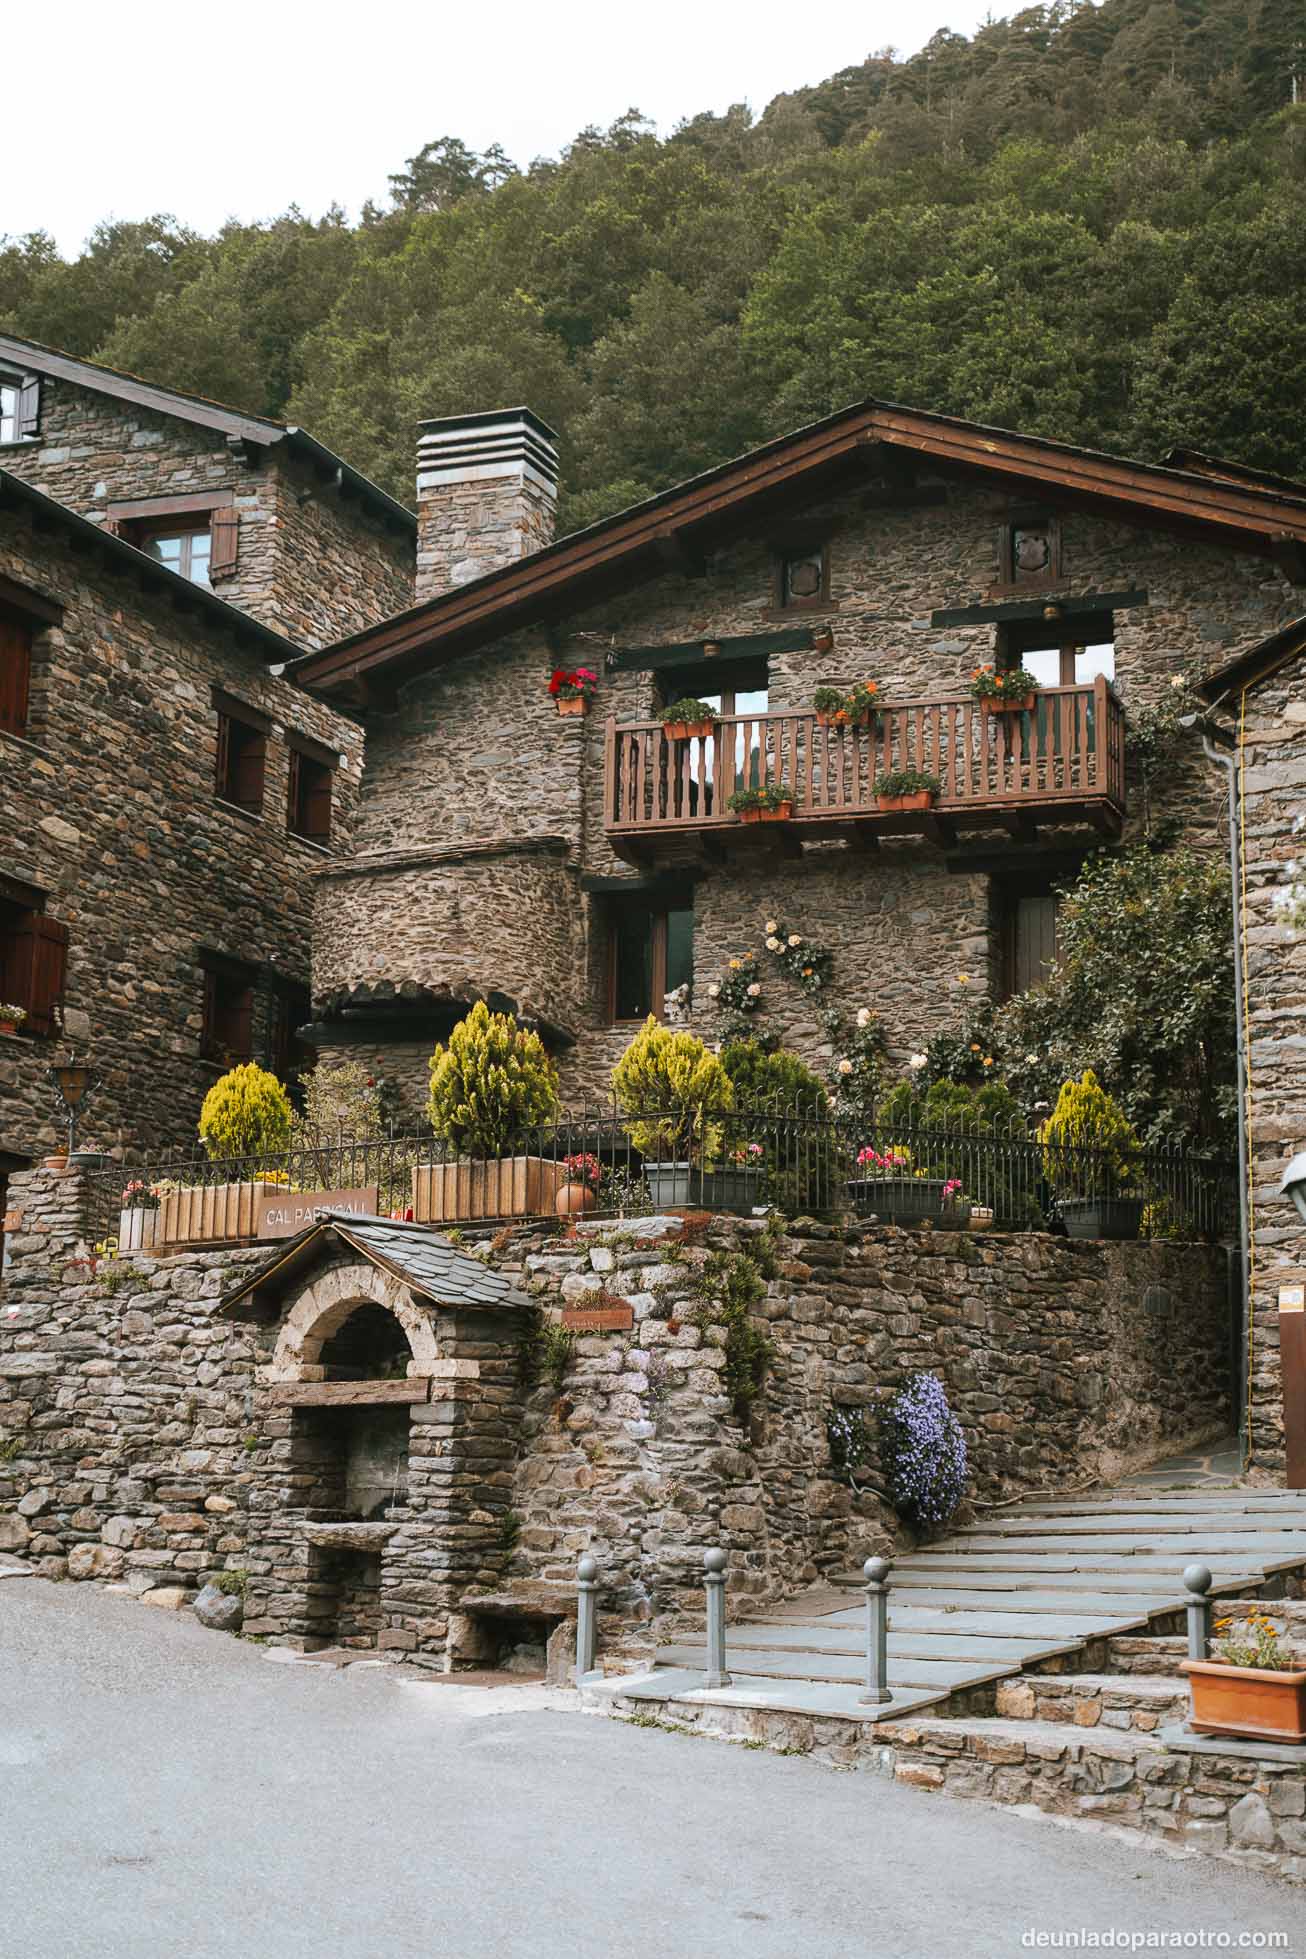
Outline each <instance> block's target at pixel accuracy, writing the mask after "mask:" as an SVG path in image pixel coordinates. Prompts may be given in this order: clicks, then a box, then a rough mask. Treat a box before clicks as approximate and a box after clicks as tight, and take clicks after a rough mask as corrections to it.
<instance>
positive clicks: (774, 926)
mask: <svg viewBox="0 0 1306 1959" xmlns="http://www.w3.org/2000/svg"><path fill="white" fill-rule="evenodd" d="M766 929H767V931H768V932H778V931H779V930H780V924H779V921H778V919H774V918H768V919H767V921H766Z"/></svg>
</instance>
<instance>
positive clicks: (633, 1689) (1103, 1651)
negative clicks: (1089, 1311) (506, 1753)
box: [586, 1487, 1306, 1882]
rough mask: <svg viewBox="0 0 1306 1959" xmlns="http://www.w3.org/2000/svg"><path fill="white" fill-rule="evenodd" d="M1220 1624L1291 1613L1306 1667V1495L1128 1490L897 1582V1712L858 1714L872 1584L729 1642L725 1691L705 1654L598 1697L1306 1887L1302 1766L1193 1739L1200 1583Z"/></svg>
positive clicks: (1016, 1517)
mask: <svg viewBox="0 0 1306 1959" xmlns="http://www.w3.org/2000/svg"><path fill="white" fill-rule="evenodd" d="M1192 1563H1204V1564H1206V1565H1207V1566H1208V1567H1209V1568H1210V1569H1211V1570H1212V1572H1213V1574H1214V1579H1215V1583H1214V1586H1213V1592H1214V1593H1215V1594H1216V1595H1218V1597H1219V1599H1220V1601H1221V1616H1223V1614H1224V1613H1227V1614H1228V1615H1229V1616H1231V1617H1241V1616H1244V1615H1246V1614H1247V1613H1249V1612H1251V1611H1254V1610H1257V1609H1259V1608H1260V1607H1262V1606H1263V1605H1264V1603H1265V1601H1266V1600H1267V1599H1274V1600H1275V1601H1276V1605H1275V1613H1276V1617H1277V1618H1278V1619H1279V1620H1280V1623H1281V1624H1283V1625H1284V1626H1285V1631H1286V1635H1287V1638H1288V1642H1289V1645H1290V1647H1291V1649H1292V1650H1293V1651H1294V1652H1295V1653H1296V1654H1298V1655H1300V1657H1301V1659H1302V1663H1303V1664H1306V1602H1303V1601H1302V1599H1301V1596H1300V1595H1301V1593H1302V1590H1303V1583H1304V1582H1306V1497H1304V1496H1303V1495H1302V1494H1301V1493H1299V1492H1288V1491H1275V1490H1256V1489H1231V1488H1230V1489H1224V1490H1212V1489H1211V1488H1209V1487H1204V1488H1201V1489H1200V1490H1198V1489H1193V1490H1184V1489H1181V1490H1175V1491H1172V1490H1157V1489H1155V1488H1148V1487H1144V1488H1141V1489H1140V1488H1136V1487H1135V1488H1119V1489H1114V1490H1109V1491H1103V1492H1101V1493H1097V1494H1092V1493H1091V1494H1090V1495H1088V1496H1085V1497H1077V1498H1072V1499H1064V1500H1057V1499H1043V1500H1038V1501H1030V1502H1027V1503H1022V1504H1020V1505H1018V1506H1015V1507H1013V1508H1012V1509H1011V1510H1009V1511H1006V1512H1004V1513H1001V1514H1000V1516H999V1517H997V1518H995V1519H994V1520H992V1521H982V1522H979V1523H976V1524H973V1525H970V1526H968V1527H966V1528H964V1529H962V1530H959V1531H957V1532H955V1533H954V1534H953V1535H952V1536H950V1537H949V1538H947V1539H945V1540H943V1541H942V1542H940V1543H939V1544H936V1545H932V1546H929V1547H926V1548H923V1549H921V1550H918V1551H915V1552H913V1553H911V1554H910V1555H908V1556H905V1557H903V1558H902V1559H901V1560H899V1561H898V1562H897V1563H896V1564H895V1566H894V1568H893V1573H892V1579H891V1587H892V1588H891V1591H890V1595H889V1676H888V1677H889V1687H890V1690H891V1693H892V1696H893V1698H892V1700H891V1701H890V1703H889V1704H888V1705H887V1706H885V1707H869V1706H866V1705H864V1704H862V1703H861V1702H860V1700H859V1698H858V1695H859V1690H860V1684H861V1681H862V1678H863V1672H864V1666H865V1620H864V1608H863V1606H862V1604H861V1600H860V1583H861V1581H860V1577H859V1576H854V1575H849V1576H848V1577H847V1578H845V1579H842V1580H836V1581H834V1582H832V1583H829V1584H826V1585H823V1586H821V1587H819V1588H814V1589H813V1590H812V1591H810V1592H807V1593H805V1594H803V1595H802V1596H801V1597H799V1598H797V1599H794V1600H792V1601H790V1602H789V1603H787V1604H785V1605H783V1606H779V1607H775V1608H772V1609H770V1610H769V1611H765V1612H759V1613H756V1614H753V1615H751V1616H750V1617H748V1618H746V1619H744V1620H741V1621H740V1622H739V1623H738V1624H735V1625H732V1626H731V1627H730V1628H729V1630H728V1634H727V1643H726V1653H727V1665H728V1667H729V1669H730V1675H731V1680H730V1684H729V1686H726V1687H721V1688H716V1689H709V1688H707V1687H706V1686H705V1684H704V1676H703V1672H702V1667H703V1655H702V1649H701V1647H700V1646H699V1645H697V1643H695V1642H680V1643H676V1644H671V1645H668V1646H666V1647H664V1648H662V1649H660V1651H659V1652H658V1654H657V1655H656V1658H655V1662H654V1664H653V1666H652V1667H651V1668H650V1669H648V1670H647V1671H646V1672H644V1673H642V1674H637V1675H628V1676H625V1677H621V1678H613V1679H609V1680H606V1681H603V1682H601V1683H594V1684H592V1685H591V1686H589V1687H588V1688H587V1689H586V1692H587V1697H588V1698H589V1699H590V1700H591V1702H595V1703H597V1704H599V1705H601V1706H604V1707H606V1708H607V1709H608V1710H609V1711H612V1712H616V1713H623V1714H626V1715H628V1716H634V1717H635V1718H637V1719H643V1720H645V1721H647V1720H650V1719H654V1720H657V1721H659V1722H662V1723H664V1724H666V1725H668V1726H673V1727H680V1728H687V1729H692V1730H694V1731H696V1732H702V1733H714V1734H719V1735H723V1736H728V1737H731V1738H735V1739H747V1740H750V1741H753V1742H757V1741H761V1742H763V1743H764V1744H766V1745H768V1746H771V1747H773V1748H778V1749H782V1750H785V1751H789V1752H802V1753H809V1754H813V1755H816V1756H818V1757H821V1758H824V1759H826V1760H829V1761H831V1762H832V1763H835V1764H836V1765H839V1766H852V1765H854V1764H863V1765H866V1766H870V1767H873V1768H876V1769H879V1770H881V1771H882V1772H886V1773H891V1774H893V1775H894V1776H896V1777H897V1778H898V1779H899V1780H901V1781H904V1782H909V1783H913V1784H915V1785H916V1786H918V1787H921V1788H926V1789H942V1790H946V1791H948V1792H949V1793H952V1794H957V1795H970V1796H975V1795H978V1796H980V1797H982V1798H986V1799H988V1800H991V1801H997V1802H1007V1803H1027V1804H1033V1805H1036V1806H1038V1807H1040V1808H1043V1809H1045V1810H1048V1811H1052V1812H1055V1813H1058V1814H1063V1815H1071V1816H1074V1817H1077V1818H1080V1819H1088V1820H1098V1821H1103V1820H1104V1821H1108V1822H1112V1823H1115V1824H1117V1825H1124V1826H1126V1827H1129V1828H1132V1829H1137V1830H1141V1831H1143V1832H1144V1833H1145V1834H1148V1835H1151V1836H1154V1837H1157V1838H1161V1839H1164V1840H1166V1841H1168V1842H1170V1843H1173V1844H1182V1845H1183V1846H1185V1847H1187V1848H1199V1849H1202V1850H1205V1851H1208V1852H1214V1853H1215V1854H1218V1855H1222V1856H1226V1857H1229V1858H1232V1859H1233V1860H1234V1861H1237V1862H1242V1863H1245V1864H1251V1865H1253V1866H1261V1867H1263V1868H1266V1869H1273V1870H1274V1871H1276V1872H1278V1873H1279V1874H1280V1875H1284V1876H1288V1877H1292V1878H1296V1879H1298V1880H1300V1881H1304V1882H1306V1748H1295V1749H1294V1748H1284V1749H1275V1748H1271V1747H1267V1746H1265V1745H1264V1744H1256V1745H1251V1744H1244V1743H1238V1742H1232V1741H1222V1740H1214V1739H1205V1738H1202V1737H1198V1736H1193V1735H1189V1734H1188V1733H1187V1731H1186V1729H1185V1726H1184V1724H1185V1721H1186V1717H1187V1712H1188V1690H1187V1684H1186V1681H1185V1679H1184V1677H1183V1675H1182V1674H1181V1673H1180V1672H1179V1664H1180V1661H1181V1660H1182V1659H1183V1657H1184V1654H1185V1652H1186V1650H1187V1647H1186V1641H1185V1638H1184V1637H1183V1630H1184V1624H1185V1607H1186V1593H1185V1591H1184V1586H1183V1580H1182V1573H1183V1570H1184V1567H1185V1566H1186V1565H1189V1564H1192Z"/></svg>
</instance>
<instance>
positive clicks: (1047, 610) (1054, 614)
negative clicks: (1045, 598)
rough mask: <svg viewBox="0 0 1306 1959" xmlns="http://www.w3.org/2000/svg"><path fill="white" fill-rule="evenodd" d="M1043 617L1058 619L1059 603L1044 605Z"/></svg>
mask: <svg viewBox="0 0 1306 1959" xmlns="http://www.w3.org/2000/svg"><path fill="white" fill-rule="evenodd" d="M1043 617H1044V618H1045V619H1059V618H1060V617H1061V607H1060V606H1059V605H1045V606H1044V608H1043Z"/></svg>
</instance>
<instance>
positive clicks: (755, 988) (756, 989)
mask: <svg viewBox="0 0 1306 1959" xmlns="http://www.w3.org/2000/svg"><path fill="white" fill-rule="evenodd" d="M761 991H762V989H761V987H760V986H759V985H758V983H757V981H756V980H754V981H753V984H752V985H751V986H750V987H749V989H748V997H749V999H750V1000H756V998H757V996H758V994H759V993H760V992H761Z"/></svg>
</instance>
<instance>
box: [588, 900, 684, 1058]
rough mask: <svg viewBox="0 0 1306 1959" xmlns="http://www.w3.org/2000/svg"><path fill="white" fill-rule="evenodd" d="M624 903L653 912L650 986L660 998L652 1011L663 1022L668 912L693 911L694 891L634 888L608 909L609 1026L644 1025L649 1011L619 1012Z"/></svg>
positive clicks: (629, 906) (607, 1007) (607, 1014)
mask: <svg viewBox="0 0 1306 1959" xmlns="http://www.w3.org/2000/svg"><path fill="white" fill-rule="evenodd" d="M614 896H617V894H614ZM623 906H624V907H626V908H628V909H631V910H633V909H634V908H635V907H636V906H639V907H641V908H643V909H644V910H646V911H647V912H648V914H649V919H650V933H649V937H650V941H651V954H652V957H651V962H650V979H649V987H650V992H651V995H652V1000H656V1001H657V1002H658V1005H657V1006H653V1005H652V1001H650V1006H649V1011H650V1012H651V1013H652V1015H653V1017H654V1019H655V1020H657V1021H658V1022H660V1023H661V1022H662V1021H663V1008H662V1002H663V1001H664V1000H665V998H666V992H667V915H668V913H670V912H673V911H689V912H692V911H693V909H694V894H693V892H692V891H687V892H683V893H680V894H675V893H672V894H663V893H661V892H650V893H648V894H647V895H646V894H644V893H642V892H637V891H633V892H631V893H630V894H629V896H627V895H625V894H624V893H623V894H620V895H619V896H618V897H617V902H614V903H612V904H611V905H610V907H609V909H608V914H607V921H606V923H607V936H608V971H607V989H606V992H607V1001H606V1018H607V1024H608V1026H609V1027H641V1026H642V1025H643V1023H644V1020H645V1018H646V1016H645V1015H642V1014H634V1015H631V1014H627V1015H625V1016H624V1017H622V1018H620V1019H619V1018H618V1016H617V933H618V929H619V926H620V922H621V913H622V907H623Z"/></svg>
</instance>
